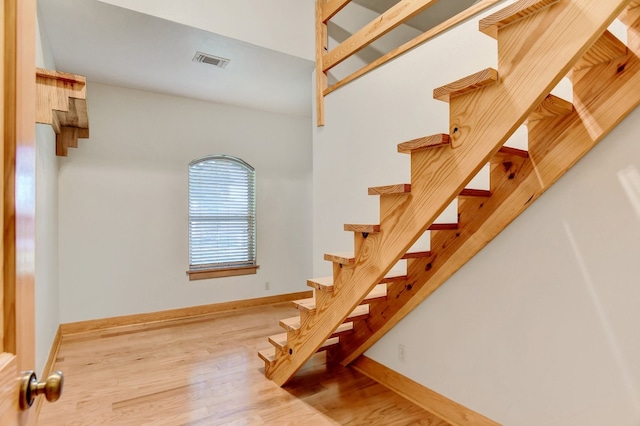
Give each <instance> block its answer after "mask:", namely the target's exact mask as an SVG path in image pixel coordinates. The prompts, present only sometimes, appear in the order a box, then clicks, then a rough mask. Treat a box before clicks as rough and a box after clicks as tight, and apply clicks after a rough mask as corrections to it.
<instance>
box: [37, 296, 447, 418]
mask: <svg viewBox="0 0 640 426" xmlns="http://www.w3.org/2000/svg"><path fill="white" fill-rule="evenodd" d="M296 313H297V311H296V310H295V308H293V307H291V304H290V303H279V304H274V305H266V306H262V307H254V308H246V309H241V310H237V311H229V312H221V313H218V314H214V315H210V316H207V317H201V318H194V319H189V320H181V321H171V322H163V323H158V324H150V325H146V326H132V327H121V328H118V329H112V330H109V331H103V332H99V333H93V334H84V335H75V336H69V337H65V338H63V341H62V345H61V347H60V352H59V354H58V358H57V360H56V364H55V368H56V369H60V370H62V371H63V372H64V374H65V380H66V381H65V389H64V393H63V396H62V398H61V399H60V401H58V402H56V403H54V404H49V403H45V404H43V406H42V411H41V414H40V418H39V421H38V425H40V426H49V425H55V426H62V425H314V426H315V425H335V424H343V425H417V424H422V425H438V426H440V425H444V424H445V423H442V422H441V421H439V420H436V419H434V418H433V417H432V416H431V415H430V414H429V413H427V412H426V411H424V410H423V409H422V408H419V407H417V406H415V405H413V404H412V403H410V402H409V401H407V400H406V399H404V398H402V397H400V396H398V395H397V394H395V393H393V392H391V391H389V390H388V389H386V388H385V387H383V386H382V385H380V384H378V383H376V382H374V381H372V380H370V379H369V378H367V377H365V376H363V375H362V374H360V373H358V372H356V371H354V370H351V369H349V368H342V367H340V366H330V367H328V368H327V366H326V364H325V355H324V354H317V355H315V356H314V357H313V358H312V359H311V360H310V361H309V363H307V365H305V367H304V368H303V369H302V370H301V371H300V372H299V373H298V374H297V375H296V376H295V377H294V378H293V379H292V380H291V381H290V382H289V384H287V386H285V387H284V388H280V387H278V386H277V385H275V384H274V383H273V382H271V381H270V380H268V379H266V378H265V377H264V363H263V362H262V361H261V360H260V359H259V358H258V355H257V351H258V349H264V348H266V347H269V343H268V342H267V340H266V336H268V335H271V334H277V333H280V332H282V331H281V330H280V328H279V327H278V319H281V318H286V317H287V316H293V315H295V314H296Z"/></svg>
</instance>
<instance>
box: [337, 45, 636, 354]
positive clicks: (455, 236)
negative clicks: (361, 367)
mask: <svg viewBox="0 0 640 426" xmlns="http://www.w3.org/2000/svg"><path fill="white" fill-rule="evenodd" d="M637 55H640V50H639V51H637V52H635V53H629V54H628V55H626V56H625V57H621V58H618V59H616V60H613V61H610V62H608V63H604V64H601V65H597V66H594V67H591V69H590V70H589V71H588V72H586V73H585V74H582V75H581V78H580V80H578V81H574V105H575V110H574V111H573V112H572V113H571V114H568V115H566V116H562V117H557V118H553V119H545V120H540V121H536V122H533V123H530V124H529V140H530V141H531V142H530V150H529V156H530V158H529V159H528V160H525V161H524V162H523V163H522V165H518V164H513V165H510V166H511V168H509V169H507V168H505V167H500V165H498V167H497V168H494V169H493V170H492V174H491V179H492V188H491V193H492V195H491V197H489V198H487V199H485V200H465V201H463V202H462V203H461V204H460V210H461V212H462V213H461V217H460V231H459V232H457V233H450V232H449V233H446V232H439V233H432V243H431V247H432V249H433V251H434V255H433V256H432V258H431V259H429V260H428V261H427V262H423V263H422V264H419V265H418V264H416V265H415V266H414V267H413V268H412V270H411V271H409V272H408V277H409V280H408V282H407V285H405V286H404V287H403V288H402V289H400V291H398V294H397V296H398V297H396V295H395V294H389V295H388V303H385V304H379V305H376V306H374V307H372V309H371V312H370V319H369V321H368V322H367V327H359V328H357V329H356V330H355V332H354V333H353V334H352V335H351V336H350V339H349V340H345V341H344V342H341V344H340V347H339V348H337V349H336V351H338V353H336V354H335V355H334V359H335V360H336V361H338V362H340V363H341V364H343V365H347V364H349V363H351V362H352V361H354V360H355V359H356V358H357V357H358V356H360V355H361V354H363V353H364V352H365V351H366V350H367V349H369V348H370V347H371V346H373V344H375V343H376V342H377V341H378V340H379V339H380V338H382V336H384V335H385V334H386V333H387V332H388V331H389V330H391V329H392V328H393V327H394V326H395V325H396V324H397V323H399V322H400V321H401V320H402V319H403V318H404V317H405V316H406V315H407V314H409V313H410V312H411V311H412V310H413V309H415V308H416V307H417V306H418V305H419V304H420V303H421V302H422V301H424V300H425V299H426V298H427V297H429V296H430V295H431V294H432V293H433V292H434V291H435V290H437V289H438V288H439V287H440V286H441V285H442V284H444V282H445V281H446V280H448V279H449V278H450V277H451V276H452V275H453V274H454V273H455V272H456V271H457V270H458V269H459V267H460V266H461V265H463V264H464V263H466V262H467V261H468V260H470V259H471V258H472V257H473V256H474V255H475V254H476V253H478V252H479V251H480V250H481V249H482V248H483V247H484V246H485V245H486V244H488V243H489V242H490V241H491V240H492V239H493V238H495V236H497V235H498V234H499V233H500V232H501V231H502V230H503V229H504V228H505V227H506V226H507V225H508V224H509V223H511V222H512V221H513V220H514V219H515V218H516V217H517V216H519V215H520V213H522V212H523V211H524V210H525V209H526V208H527V207H529V206H530V205H532V204H533V202H534V201H535V200H537V199H538V198H539V197H540V196H541V195H542V193H544V192H545V191H546V190H547V189H548V188H549V187H551V186H552V185H553V184H554V183H555V182H556V181H557V180H558V179H559V178H560V177H562V175H564V174H565V172H566V171H567V170H568V169H569V168H571V167H572V166H573V165H574V164H575V163H577V162H578V161H579V160H580V158H582V157H583V156H584V155H585V154H586V153H587V152H589V151H590V150H591V149H592V148H593V147H594V146H595V145H596V144H597V143H598V142H599V141H601V140H602V139H603V138H604V137H605V136H606V135H607V134H608V133H609V132H610V131H611V130H613V128H615V127H616V126H617V125H618V123H620V121H622V120H623V119H624V118H625V117H626V116H627V115H629V114H630V113H631V112H632V111H633V110H634V109H635V108H636V107H637V106H638V105H640V59H639V58H638V56H637ZM509 175H511V176H514V178H513V179H508V176H509ZM494 182H495V183H494ZM467 211H468V213H467V214H465V212H467ZM471 212H473V214H469V213H471ZM440 249H443V250H444V249H446V250H447V252H446V254H445V255H441V256H439V255H438V254H437V253H440Z"/></svg>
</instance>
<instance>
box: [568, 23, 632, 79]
mask: <svg viewBox="0 0 640 426" xmlns="http://www.w3.org/2000/svg"><path fill="white" fill-rule="evenodd" d="M628 52H629V49H628V48H627V46H626V45H624V44H623V43H622V42H621V41H620V40H618V39H617V38H616V37H615V36H614V35H613V34H611V33H610V32H609V31H605V32H604V34H602V36H601V37H600V38H599V39H598V41H596V43H595V44H594V45H593V46H592V47H591V49H589V50H588V51H587V52H586V53H585V54H584V56H583V57H582V58H580V59H579V60H578V62H577V63H576V64H575V65H574V67H573V70H572V71H571V72H570V73H569V78H570V79H571V82H572V83H573V84H576V83H577V82H578V81H579V80H580V79H581V78H582V77H583V76H584V75H585V74H586V73H587V72H588V71H589V68H590V67H593V66H596V65H600V64H604V63H607V62H611V61H624V60H625V57H626V55H627V54H628Z"/></svg>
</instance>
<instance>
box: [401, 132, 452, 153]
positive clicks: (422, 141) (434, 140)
mask: <svg viewBox="0 0 640 426" xmlns="http://www.w3.org/2000/svg"><path fill="white" fill-rule="evenodd" d="M446 145H449V135H446V134H444V133H439V134H437V135H431V136H425V137H422V138H417V139H413V140H410V141H407V142H402V143H400V144H398V152H400V153H403V154H411V152H413V151H417V150H420V149H428V148H436V147H440V146H446Z"/></svg>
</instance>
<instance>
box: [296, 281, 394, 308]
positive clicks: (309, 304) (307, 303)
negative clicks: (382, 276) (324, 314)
mask: <svg viewBox="0 0 640 426" xmlns="http://www.w3.org/2000/svg"><path fill="white" fill-rule="evenodd" d="M386 298H387V285H386V284H377V285H376V286H375V287H374V288H373V290H371V291H370V292H369V294H367V295H366V296H365V298H364V299H362V302H360V303H372V302H377V301H380V300H386ZM292 303H293V304H294V305H295V306H296V308H298V309H299V310H301V311H308V312H313V311H315V310H316V300H315V298H313V297H310V298H308V299H301V300H294V301H293V302H292Z"/></svg>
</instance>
